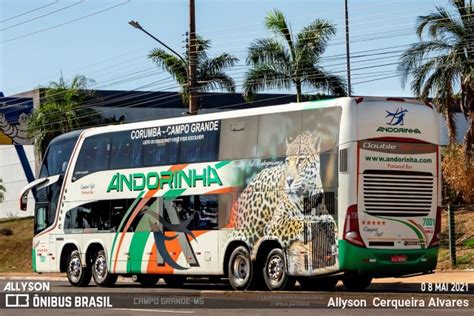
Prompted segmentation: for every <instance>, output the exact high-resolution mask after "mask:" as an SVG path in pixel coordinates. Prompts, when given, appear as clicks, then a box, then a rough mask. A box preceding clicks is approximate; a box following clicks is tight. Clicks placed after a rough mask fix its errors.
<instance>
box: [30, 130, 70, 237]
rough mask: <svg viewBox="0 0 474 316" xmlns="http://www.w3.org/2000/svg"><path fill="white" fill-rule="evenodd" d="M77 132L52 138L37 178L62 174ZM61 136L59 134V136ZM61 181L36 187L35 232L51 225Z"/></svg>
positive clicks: (54, 215) (61, 179)
mask: <svg viewBox="0 0 474 316" xmlns="http://www.w3.org/2000/svg"><path fill="white" fill-rule="evenodd" d="M78 136H79V134H77V135H72V137H67V138H66V139H62V140H61V139H60V140H57V139H56V140H53V141H52V142H51V144H50V145H49V147H48V149H47V150H46V155H45V158H44V160H43V165H42V166H41V171H40V175H39V178H45V177H51V176H55V175H58V174H60V175H63V174H64V173H65V171H66V167H67V164H68V163H69V159H70V158H71V154H72V150H73V148H74V145H75V144H76V142H77V139H78ZM60 137H61V136H60ZM62 183H63V178H62V177H60V178H59V180H58V181H56V182H55V183H52V184H50V185H47V186H45V187H42V188H39V189H37V190H36V191H35V192H34V193H33V195H34V197H35V202H36V203H35V234H38V233H40V232H42V231H43V230H45V229H46V228H48V227H49V226H51V225H52V224H53V223H54V220H55V218H56V208H57V204H58V199H59V195H60V191H61V187H62Z"/></svg>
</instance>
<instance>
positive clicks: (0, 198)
mask: <svg viewBox="0 0 474 316" xmlns="http://www.w3.org/2000/svg"><path fill="white" fill-rule="evenodd" d="M2 183H3V180H2V179H0V203H1V202H2V201H3V200H4V199H5V195H4V194H3V193H4V192H6V191H7V190H6V189H5V187H4V186H3V185H2Z"/></svg>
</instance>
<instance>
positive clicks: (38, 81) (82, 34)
mask: <svg viewBox="0 0 474 316" xmlns="http://www.w3.org/2000/svg"><path fill="white" fill-rule="evenodd" d="M348 2H349V18H350V32H349V34H350V38H351V40H350V42H351V43H350V50H351V68H352V76H351V77H352V83H353V92H354V95H375V96H411V95H412V94H411V92H410V89H409V87H406V88H405V89H404V88H402V85H401V81H400V76H399V74H398V73H397V72H396V67H397V66H396V63H397V61H398V59H399V56H400V54H401V52H402V51H403V50H404V49H406V48H407V47H408V45H410V44H411V43H414V42H417V41H418V38H417V36H416V35H415V33H414V28H415V25H416V19H417V17H418V16H419V15H425V14H428V13H430V12H432V11H433V10H434V9H435V6H436V5H446V3H447V2H446V0H444V1H440V0H383V1H381V0H349V1H348ZM273 9H278V10H281V11H282V12H283V13H284V14H285V16H286V18H287V21H289V23H290V26H291V29H292V31H293V32H298V31H300V30H301V29H302V28H303V27H304V26H305V25H308V24H309V23H311V22H312V21H314V20H315V19H326V20H328V21H330V22H331V23H333V24H335V25H336V27H337V33H336V35H335V36H334V37H333V38H332V39H331V40H330V42H329V45H328V48H327V50H326V52H325V53H324V55H323V58H322V61H321V65H322V66H323V67H325V69H326V70H327V71H329V72H332V73H333V74H337V75H340V76H343V77H344V78H345V77H346V60H345V30H344V0H279V1H277V0H196V31H197V33H198V34H200V35H201V36H203V37H204V38H206V39H210V40H211V44H212V47H211V50H210V51H209V54H210V56H214V55H217V54H220V53H223V52H227V53H230V54H232V55H234V56H236V57H238V58H239V59H240V61H239V64H238V66H237V67H235V68H234V69H232V70H230V71H228V74H229V75H231V76H232V77H233V78H234V79H235V80H236V82H237V91H241V84H242V81H243V78H244V76H245V71H246V69H248V68H247V67H246V64H245V58H246V56H247V47H248V46H249V44H250V43H251V42H252V41H254V40H255V39H257V38H263V37H269V36H272V35H271V33H269V32H268V31H267V30H266V29H265V27H264V18H265V16H266V14H267V13H268V12H270V11H271V10H273ZM29 11H31V12H29ZM130 20H137V21H139V23H140V24H141V25H142V26H143V28H145V29H146V30H148V31H149V32H150V33H152V34H154V35H155V36H156V37H158V38H159V39H160V40H161V41H163V42H165V43H166V44H167V45H169V46H170V47H172V48H173V49H175V50H176V51H178V52H183V51H184V45H185V43H184V41H185V35H184V34H185V32H186V31H187V29H188V27H189V21H188V1H187V0H0V62H1V63H0V73H1V77H0V91H2V92H3V93H4V94H5V96H9V95H13V94H16V93H20V92H24V91H29V90H32V89H34V88H37V87H39V86H46V85H47V84H48V83H49V82H51V81H57V80H58V79H59V77H60V76H61V73H62V75H63V76H64V78H65V79H71V78H72V77H74V76H75V75H78V74H81V75H85V76H86V77H88V78H91V79H93V80H94V81H95V83H94V84H91V85H90V88H93V89H105V90H147V91H176V90H177V89H178V87H177V85H176V83H175V82H174V81H173V79H172V78H171V77H170V76H169V74H168V73H166V72H164V71H162V70H160V69H159V68H157V67H156V65H154V64H153V63H152V62H151V60H149V59H148V58H147V54H148V53H149V52H150V51H151V50H152V49H153V48H156V47H159V44H158V43H157V42H155V41H154V40H153V39H151V38H150V37H148V36H146V35H145V34H144V33H142V32H140V31H139V30H137V29H134V28H132V27H131V26H130V25H129V24H128V23H127V22H128V21H130ZM264 92H268V93H270V92H271V93H275V92H285V93H286V92H288V93H294V92H295V91H294V90H293V89H292V90H289V91H281V90H265V91H264ZM304 92H306V93H312V92H313V90H311V89H307V90H306V91H304Z"/></svg>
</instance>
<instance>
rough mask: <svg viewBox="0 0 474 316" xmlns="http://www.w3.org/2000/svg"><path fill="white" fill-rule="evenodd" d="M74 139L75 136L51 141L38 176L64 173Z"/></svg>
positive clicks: (75, 139) (74, 142)
mask: <svg viewBox="0 0 474 316" xmlns="http://www.w3.org/2000/svg"><path fill="white" fill-rule="evenodd" d="M76 141H77V137H76V138H71V139H68V140H64V141H61V142H55V143H52V144H51V145H50V146H49V147H48V150H47V151H46V155H45V158H44V160H43V165H42V166H41V171H40V176H39V177H40V178H44V177H50V176H54V175H57V174H64V172H65V171H66V166H67V164H68V162H69V159H70V158H71V153H72V150H73V148H74V145H75V144H76Z"/></svg>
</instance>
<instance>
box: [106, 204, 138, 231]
mask: <svg viewBox="0 0 474 316" xmlns="http://www.w3.org/2000/svg"><path fill="white" fill-rule="evenodd" d="M132 203H133V199H119V200H111V201H110V212H111V214H110V230H111V231H112V232H116V231H117V230H118V229H119V226H120V222H121V221H122V219H123V217H124V216H125V213H126V212H127V210H128V208H129V207H130V205H132Z"/></svg>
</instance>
